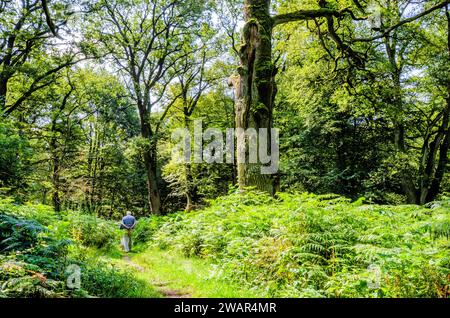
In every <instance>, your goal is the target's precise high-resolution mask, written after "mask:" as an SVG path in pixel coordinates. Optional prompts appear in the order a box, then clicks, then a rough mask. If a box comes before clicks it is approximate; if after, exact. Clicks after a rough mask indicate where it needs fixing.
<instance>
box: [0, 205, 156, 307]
mask: <svg viewBox="0 0 450 318" xmlns="http://www.w3.org/2000/svg"><path fill="white" fill-rule="evenodd" d="M119 235H120V232H119V231H118V230H117V226H116V224H115V223H114V222H108V221H105V220H101V219H98V218H96V217H94V216H92V215H89V214H83V213H76V212H66V213H62V214H55V213H54V212H53V209H52V208H50V207H48V206H44V205H32V204H27V205H14V204H12V202H11V201H10V200H2V201H0V297H34V298H50V297H51V298H56V297H155V296H158V295H159V294H158V293H157V292H156V291H155V289H154V288H153V287H152V286H151V285H149V284H148V283H147V282H146V281H143V280H141V279H139V278H138V277H136V276H135V273H134V272H133V271H132V270H131V269H128V268H121V267H118V266H117V265H116V264H114V262H112V261H111V260H110V259H109V258H102V257H99V255H102V254H105V253H107V254H108V255H116V256H117V255H119V254H120V251H119V250H118V247H117V244H118V242H119ZM78 269H79V273H80V280H79V282H80V285H79V286H77V285H76V282H77V280H73V279H71V277H73V274H75V273H76V272H77V271H78ZM67 282H72V284H68V283H67ZM74 283H75V285H74ZM78 287H79V288H78Z"/></svg>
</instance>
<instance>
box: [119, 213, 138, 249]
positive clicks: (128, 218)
mask: <svg viewBox="0 0 450 318" xmlns="http://www.w3.org/2000/svg"><path fill="white" fill-rule="evenodd" d="M135 226H136V218H135V217H134V216H133V215H132V214H131V212H130V211H127V215H125V216H124V217H123V219H122V222H121V223H120V229H121V230H122V229H124V230H125V233H124V235H123V236H122V240H121V244H122V247H123V249H124V251H125V252H127V253H128V252H130V251H131V243H132V242H131V232H132V231H133V229H134V227H135Z"/></svg>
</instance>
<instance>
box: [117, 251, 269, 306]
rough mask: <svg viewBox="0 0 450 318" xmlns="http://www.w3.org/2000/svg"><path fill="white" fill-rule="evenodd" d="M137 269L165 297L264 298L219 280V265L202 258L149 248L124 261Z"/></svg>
mask: <svg viewBox="0 0 450 318" xmlns="http://www.w3.org/2000/svg"><path fill="white" fill-rule="evenodd" d="M121 261H122V262H123V263H124V264H126V266H128V267H130V266H131V267H133V269H134V270H136V273H137V277H138V278H139V279H142V280H145V281H147V282H148V283H149V284H151V285H152V286H153V287H154V288H155V289H156V290H157V291H158V292H159V293H160V294H161V297H165V298H186V297H207V298H211V297H218V298H219V297H220V298H230V297H237V298H239V297H247V298H253V297H263V294H262V292H257V291H253V290H248V289H245V288H243V287H242V286H239V285H236V284H233V283H231V282H229V281H227V280H224V279H218V278H216V276H217V275H215V271H216V270H217V268H216V266H215V265H214V264H213V263H211V262H208V261H205V260H202V259H194V258H185V257H183V256H180V255H178V254H176V253H174V252H167V251H160V250H158V249H149V250H147V251H144V252H141V253H138V254H133V253H131V254H129V255H125V256H124V257H123V258H122V260H121Z"/></svg>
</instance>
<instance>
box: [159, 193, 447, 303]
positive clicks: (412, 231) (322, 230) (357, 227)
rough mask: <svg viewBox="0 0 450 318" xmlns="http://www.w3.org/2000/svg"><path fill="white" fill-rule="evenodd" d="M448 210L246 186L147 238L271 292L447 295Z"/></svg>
mask: <svg viewBox="0 0 450 318" xmlns="http://www.w3.org/2000/svg"><path fill="white" fill-rule="evenodd" d="M449 211H450V210H449V209H448V205H447V202H436V203H435V204H432V205H429V206H428V207H418V206H413V205H400V206H383V205H364V204H363V200H358V201H357V202H353V203H352V202H350V200H348V199H346V198H342V197H339V196H337V195H312V194H305V193H304V194H286V193H279V194H278V198H277V199H273V198H270V197H269V196H267V195H265V194H262V193H258V192H251V191H250V192H247V193H245V194H242V195H237V194H231V195H229V196H227V197H223V198H218V199H216V200H213V201H211V202H210V207H208V208H206V209H204V210H202V211H195V212H191V213H179V214H178V215H177V216H172V217H171V218H166V219H164V223H163V224H161V225H160V226H159V229H158V230H157V231H155V232H154V234H153V240H151V242H152V244H153V245H155V246H159V247H163V248H168V249H174V250H178V251H179V252H180V253H183V254H184V255H185V256H188V257H202V258H210V259H212V260H214V261H215V262H216V263H217V265H218V266H219V268H220V269H221V270H220V272H221V273H222V274H221V275H222V276H223V278H227V279H230V280H233V281H237V282H238V283H240V284H246V285H247V286H248V287H249V288H252V287H254V286H255V284H256V285H259V287H262V288H265V289H266V290H267V293H268V295H269V296H277V297H279V296H282V297H285V296H290V297H311V296H313V297H448V296H449V290H450V287H449V286H450V266H449V265H450V264H449V260H450V256H449V255H450V254H449V253H448V246H449V234H448V233H450V231H449V228H450V227H449V224H450V213H449Z"/></svg>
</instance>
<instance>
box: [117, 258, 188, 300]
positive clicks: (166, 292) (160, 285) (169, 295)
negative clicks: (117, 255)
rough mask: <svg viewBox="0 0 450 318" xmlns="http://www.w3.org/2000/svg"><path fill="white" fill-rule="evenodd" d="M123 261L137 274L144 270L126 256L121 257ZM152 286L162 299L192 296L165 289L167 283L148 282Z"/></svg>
mask: <svg viewBox="0 0 450 318" xmlns="http://www.w3.org/2000/svg"><path fill="white" fill-rule="evenodd" d="M123 260H124V261H125V262H127V263H128V264H129V265H130V266H131V267H133V268H134V269H136V270H137V271H139V272H145V268H144V267H142V266H140V265H139V264H136V263H135V262H133V261H132V260H131V258H130V257H129V256H128V255H124V256H123ZM150 283H151V284H152V285H153V286H155V287H156V290H157V291H158V292H160V293H161V294H162V295H163V296H164V298H191V297H192V295H190V294H188V293H185V292H183V291H179V290H173V289H170V288H168V287H167V284H168V283H167V282H150Z"/></svg>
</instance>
